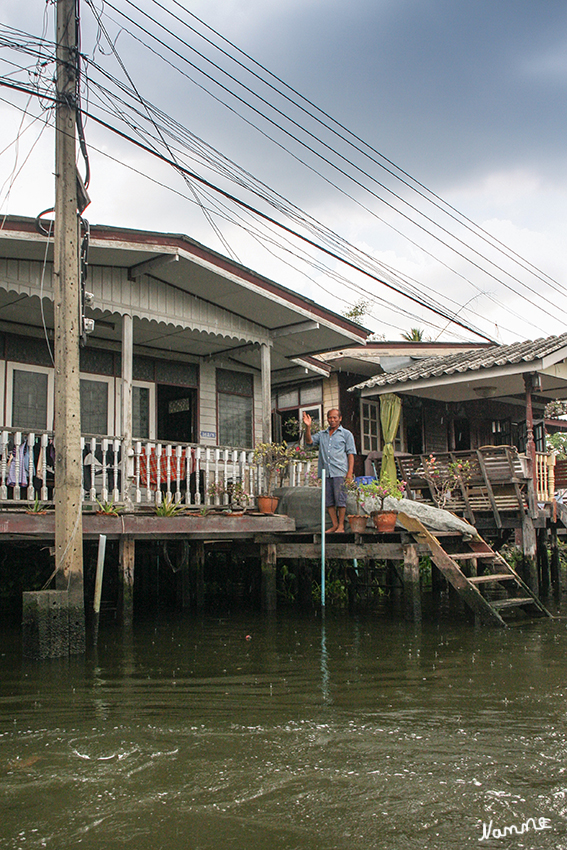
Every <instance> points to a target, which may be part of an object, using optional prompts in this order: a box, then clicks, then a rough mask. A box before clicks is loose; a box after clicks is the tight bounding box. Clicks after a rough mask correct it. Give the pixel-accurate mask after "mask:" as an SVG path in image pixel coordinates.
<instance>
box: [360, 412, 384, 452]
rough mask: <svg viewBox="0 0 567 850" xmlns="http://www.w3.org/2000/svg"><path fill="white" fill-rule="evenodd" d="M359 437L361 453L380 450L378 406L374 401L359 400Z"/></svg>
mask: <svg viewBox="0 0 567 850" xmlns="http://www.w3.org/2000/svg"><path fill="white" fill-rule="evenodd" d="M360 437H361V439H360V445H361V448H362V454H368V453H369V452H377V451H380V448H381V440H380V406H379V404H377V402H375V401H366V399H361V400H360Z"/></svg>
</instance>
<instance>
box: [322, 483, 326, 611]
mask: <svg viewBox="0 0 567 850" xmlns="http://www.w3.org/2000/svg"><path fill="white" fill-rule="evenodd" d="M325 490H326V487H325V470H324V469H323V470H322V472H321V608H324V607H325V559H326V554H325V541H326V538H325Z"/></svg>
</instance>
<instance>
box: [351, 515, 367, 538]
mask: <svg viewBox="0 0 567 850" xmlns="http://www.w3.org/2000/svg"><path fill="white" fill-rule="evenodd" d="M347 519H348V523H349V525H350V527H351V531H353V532H354V533H355V534H362V533H363V532H364V531H365V530H366V523H367V522H368V516H367V515H366V514H349V516H348V517H347Z"/></svg>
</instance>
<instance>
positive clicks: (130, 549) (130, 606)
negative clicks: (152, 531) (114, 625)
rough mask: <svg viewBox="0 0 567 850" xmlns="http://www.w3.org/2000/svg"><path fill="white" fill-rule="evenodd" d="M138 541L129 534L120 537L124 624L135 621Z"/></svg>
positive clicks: (121, 598)
mask: <svg viewBox="0 0 567 850" xmlns="http://www.w3.org/2000/svg"><path fill="white" fill-rule="evenodd" d="M135 550H136V543H135V540H134V538H133V537H130V536H129V535H127V534H124V535H122V537H121V538H120V547H119V551H120V556H119V557H120V564H119V568H118V569H119V579H120V587H121V593H120V602H119V611H120V615H121V619H122V623H123V625H124V626H128V627H130V626H132V623H133V622H134V555H135Z"/></svg>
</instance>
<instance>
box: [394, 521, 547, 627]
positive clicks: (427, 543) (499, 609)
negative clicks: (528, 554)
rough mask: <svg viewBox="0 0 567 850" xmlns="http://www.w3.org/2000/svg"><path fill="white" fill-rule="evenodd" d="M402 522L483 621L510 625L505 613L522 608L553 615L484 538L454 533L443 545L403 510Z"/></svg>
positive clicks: (530, 612)
mask: <svg viewBox="0 0 567 850" xmlns="http://www.w3.org/2000/svg"><path fill="white" fill-rule="evenodd" d="M398 522H399V523H401V525H403V526H404V528H405V529H406V530H407V531H408V532H409V533H410V534H411V536H412V537H413V539H414V540H415V542H416V543H418V544H419V545H420V546H422V547H426V548H427V549H428V550H429V552H430V557H431V559H432V561H433V563H434V564H435V565H436V566H437V567H438V568H439V570H440V571H441V573H442V574H443V575H444V576H445V578H446V579H447V581H448V582H450V583H451V585H452V586H453V587H454V588H455V590H456V591H457V592H458V593H459V595H460V596H461V598H462V599H463V601H464V602H465V603H466V604H467V605H468V606H469V608H470V609H471V610H472V611H473V612H474V614H475V615H476V616H478V618H479V620H480V621H481V622H482V623H484V624H487V625H493V626H506V625H507V623H506V621H505V620H504V616H506V614H510V613H511V612H518V611H522V612H523V613H524V614H527V615H528V616H530V617H551V616H552V615H551V614H550V612H549V611H548V610H547V608H545V606H544V605H542V603H541V602H540V600H539V599H538V598H537V596H536V595H535V594H534V593H533V592H532V591H531V590H530V588H529V587H528V585H527V584H526V583H525V582H524V581H522V579H521V578H520V576H519V575H518V573H517V572H516V571H515V570H513V569H512V567H511V566H510V565H509V564H508V562H507V561H506V560H505V559H504V558H503V557H502V555H500V554H499V553H498V552H495V551H494V550H493V549H491V547H490V546H489V545H488V543H486V542H485V541H484V540H483V539H482V538H481V537H476V538H475V539H471V540H464V538H463V536H462V535H460V534H457V535H455V534H450V535H447V536H446V540H444V545H443V546H442V545H441V543H440V542H439V540H438V538H437V537H436V536H435V535H434V534H432V532H431V531H429V530H428V529H427V528H426V527H425V526H424V525H423V524H422V523H421V522H420V521H419V520H418V519H416V518H415V517H409V516H407V514H404V513H399V514H398ZM447 550H449V551H447ZM466 573H468V575H467V574H466Z"/></svg>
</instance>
